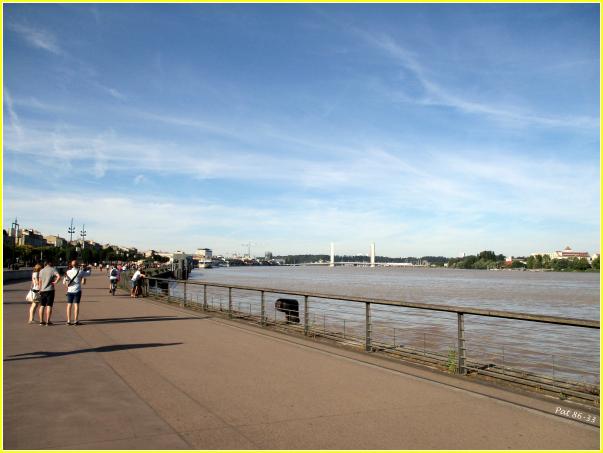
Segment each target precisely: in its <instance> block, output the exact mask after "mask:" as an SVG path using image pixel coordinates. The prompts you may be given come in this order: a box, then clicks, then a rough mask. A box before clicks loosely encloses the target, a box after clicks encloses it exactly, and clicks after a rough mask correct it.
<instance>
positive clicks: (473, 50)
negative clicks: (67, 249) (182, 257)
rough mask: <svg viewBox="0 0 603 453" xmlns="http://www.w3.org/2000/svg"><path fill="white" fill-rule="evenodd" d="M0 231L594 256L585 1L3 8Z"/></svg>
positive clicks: (297, 247) (595, 82)
mask: <svg viewBox="0 0 603 453" xmlns="http://www.w3.org/2000/svg"><path fill="white" fill-rule="evenodd" d="M4 49H5V51H4V100H3V113H4V192H3V193H4V213H3V219H4V220H3V222H4V227H5V228H7V227H9V226H10V223H11V221H12V220H13V219H14V218H15V216H16V217H18V218H19V223H20V224H21V225H22V226H25V227H35V228H37V229H39V230H41V231H42V232H44V233H46V234H51V233H53V234H56V233H60V234H61V235H63V236H65V235H66V229H67V227H68V224H69V221H70V219H71V218H72V217H73V218H75V222H76V223H77V224H78V225H81V224H83V223H85V224H86V229H87V231H88V237H89V238H91V239H93V240H96V241H99V242H111V243H118V244H122V245H133V246H136V247H138V248H141V249H147V248H154V249H161V250H175V249H181V250H186V251H189V252H191V251H193V250H194V249H195V248H197V247H209V248H212V249H214V252H215V253H224V254H231V253H234V252H242V251H244V250H246V247H244V246H242V245H241V244H243V243H247V242H252V244H253V246H252V252H254V254H256V253H257V254H263V252H264V251H267V250H270V251H272V252H273V253H275V254H287V253H304V252H308V253H328V252H329V243H330V242H332V241H333V242H335V244H336V250H337V252H338V253H342V254H343V253H347V254H352V253H368V250H369V246H370V243H371V242H375V243H376V247H377V253H378V254H380V255H381V254H382V255H389V256H422V255H433V254H437V255H447V256H456V255H457V254H459V253H460V252H466V253H475V252H479V251H480V250H484V249H491V250H495V251H497V252H498V253H503V254H505V255H522V254H527V253H531V252H535V251H552V250H559V249H561V248H563V247H564V246H566V245H571V246H573V248H574V249H581V250H587V251H590V252H591V253H592V252H595V251H599V248H600V245H599V218H600V212H599V209H600V207H599V205H600V203H599V184H600V183H599V180H600V175H599V76H600V75H599V5H595V4H570V5H558V4H548V5H547V4H541V5H521V4H520V5H512V4H508V5H485V4H484V5H455V4H444V5H442V4H440V5H414V4H397V5H396V4H382V5H369V4H363V5H329V4H308V5H293V4H290V5H268V4H264V5H261V4H260V5H227V4H222V5H220V4H214V5H203V4H181V5H150V4H149V5H144V4H138V5H119V4H97V5H93V4H82V5H67V4H65V5H49V4H40V5H34V4H30V5H18V4H5V5H4Z"/></svg>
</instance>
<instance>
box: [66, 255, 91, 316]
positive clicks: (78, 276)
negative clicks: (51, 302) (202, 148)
mask: <svg viewBox="0 0 603 453" xmlns="http://www.w3.org/2000/svg"><path fill="white" fill-rule="evenodd" d="M91 273H92V271H91V270H90V268H89V267H84V266H78V263H77V260H73V261H72V262H71V269H69V270H68V271H67V272H66V273H65V278H63V284H64V285H65V286H67V325H68V326H78V325H79V324H80V322H79V321H78V317H79V314H80V301H81V300H82V280H83V279H84V278H85V277H89V276H90V274H91ZM72 307H73V318H72V316H71V308H72ZM72 319H73V322H72Z"/></svg>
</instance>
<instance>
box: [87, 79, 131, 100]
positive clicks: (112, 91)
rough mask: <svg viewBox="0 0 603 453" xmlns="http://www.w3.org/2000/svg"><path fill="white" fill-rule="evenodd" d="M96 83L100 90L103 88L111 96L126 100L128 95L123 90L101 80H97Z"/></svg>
mask: <svg viewBox="0 0 603 453" xmlns="http://www.w3.org/2000/svg"><path fill="white" fill-rule="evenodd" d="M94 85H96V87H97V88H98V89H99V90H101V91H102V92H103V93H105V94H108V95H109V96H111V97H113V98H115V99H118V100H120V101H124V100H125V99H126V96H125V95H124V94H123V93H122V92H120V91H119V90H117V89H116V88H112V87H108V86H105V85H103V84H102V83H99V82H95V83H94Z"/></svg>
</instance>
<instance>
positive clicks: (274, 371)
mask: <svg viewBox="0 0 603 453" xmlns="http://www.w3.org/2000/svg"><path fill="white" fill-rule="evenodd" d="M27 286H28V283H14V284H10V285H6V286H4V305H3V308H4V448H5V449H547V450H548V449H598V448H599V429H598V428H597V427H593V426H588V425H586V424H583V423H578V422H574V421H571V420H567V419H564V418H561V417H558V416H555V415H552V413H553V412H554V409H555V406H556V405H557V403H555V402H549V403H547V402H542V401H538V400H534V399H531V398H528V397H525V396H521V395H516V394H511V393H509V392H506V391H502V390H496V389H491V388H489V387H485V386H483V385H479V384H475V383H471V384H467V381H468V380H467V379H464V380H459V379H457V378H453V377H448V378H446V377H443V376H441V375H439V374H437V373H432V372H429V371H425V370H420V369H417V368H413V367H407V366H404V365H396V364H392V362H390V361H388V360H384V359H379V358H375V357H373V356H371V355H368V354H362V353H355V352H350V351H344V350H342V349H339V348H335V347H331V346H325V345H321V344H319V343H316V342H312V341H310V340H305V339H296V338H292V337H287V336H285V335H281V334H278V333H273V332H269V331H266V330H261V329H259V328H255V327H250V326H246V325H244V324H242V323H237V322H236V321H227V320H223V319H219V318H211V317H209V316H203V315H196V314H189V313H187V312H185V311H183V310H179V309H177V308H172V307H167V306H164V305H161V304H159V303H155V302H151V301H149V300H146V299H145V300H141V299H138V300H132V299H130V298H129V297H128V296H127V295H125V294H120V295H116V296H115V297H111V296H110V295H109V294H107V292H108V291H107V289H106V288H105V286H106V276H105V275H104V274H102V275H98V274H97V275H93V276H92V278H89V279H88V284H87V285H86V286H85V287H84V296H83V300H82V317H81V319H82V320H83V321H84V323H85V324H84V325H82V326H66V325H65V324H64V320H65V312H64V310H65V304H64V303H63V301H64V290H63V289H62V288H61V290H60V292H59V293H58V294H57V301H58V303H55V315H54V321H55V323H56V324H55V325H54V326H48V327H42V326H39V325H28V324H27V323H26V311H27V307H26V305H25V303H24V302H22V300H23V299H24V296H25V293H26V288H27ZM436 381H440V382H436ZM467 386H469V387H467ZM459 387H465V388H469V390H471V391H468V390H465V389H461V388H459ZM480 393H481V394H480ZM525 406H531V407H533V408H535V409H531V408H526V407H525Z"/></svg>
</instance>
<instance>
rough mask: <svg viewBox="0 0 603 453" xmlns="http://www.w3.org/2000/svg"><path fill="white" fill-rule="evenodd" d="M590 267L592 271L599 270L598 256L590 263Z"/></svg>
mask: <svg viewBox="0 0 603 453" xmlns="http://www.w3.org/2000/svg"><path fill="white" fill-rule="evenodd" d="M591 267H592V268H593V269H596V270H599V268H600V259H599V257H598V256H597V257H596V258H595V259H594V260H593V262H592V263H591Z"/></svg>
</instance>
